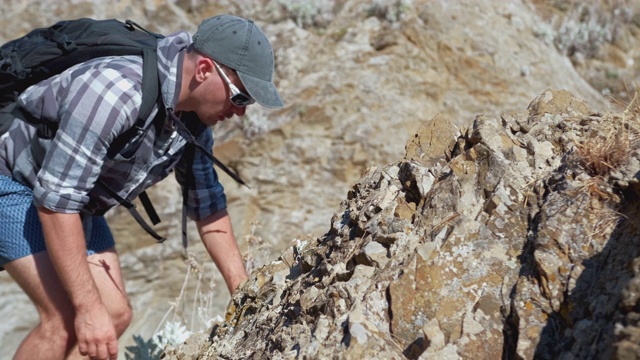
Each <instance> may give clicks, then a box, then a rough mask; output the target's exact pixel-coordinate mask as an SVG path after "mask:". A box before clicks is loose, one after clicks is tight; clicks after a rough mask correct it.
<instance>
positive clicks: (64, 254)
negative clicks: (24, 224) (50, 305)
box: [38, 207, 118, 359]
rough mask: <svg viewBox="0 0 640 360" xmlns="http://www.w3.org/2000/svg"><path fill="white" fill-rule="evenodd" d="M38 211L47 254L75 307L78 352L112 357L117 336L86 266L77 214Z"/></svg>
mask: <svg viewBox="0 0 640 360" xmlns="http://www.w3.org/2000/svg"><path fill="white" fill-rule="evenodd" d="M38 215H39V216H40V222H41V223H42V230H43V232H44V238H45V243H46V245H47V251H48V253H49V258H50V259H51V263H52V264H53V267H54V268H55V270H56V272H57V274H58V277H59V278H60V281H61V282H62V285H63V286H64V288H65V290H66V291H67V293H68V295H69V298H70V299H71V303H72V304H73V307H74V309H75V311H76V317H75V324H74V325H75V331H76V336H77V338H78V350H79V351H80V354H82V355H89V356H91V357H98V358H101V359H106V358H112V359H115V358H116V356H117V353H118V337H117V335H116V331H115V327H114V325H113V322H112V321H111V316H110V315H109V313H108V312H107V309H106V308H105V306H104V304H103V303H102V300H101V299H100V293H99V292H98V289H97V287H96V284H95V282H94V281H93V277H92V276H91V272H90V270H89V264H88V263H87V254H86V250H87V247H86V243H85V238H84V231H83V229H82V221H81V220H80V215H78V214H62V213H56V212H54V211H51V210H48V209H45V208H41V207H39V208H38Z"/></svg>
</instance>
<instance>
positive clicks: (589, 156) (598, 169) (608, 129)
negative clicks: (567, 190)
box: [576, 94, 640, 202]
mask: <svg viewBox="0 0 640 360" xmlns="http://www.w3.org/2000/svg"><path fill="white" fill-rule="evenodd" d="M639 139H640V99H638V94H636V96H635V97H634V98H633V100H632V101H631V103H629V104H628V106H627V107H626V109H625V110H624V111H623V112H622V114H609V115H605V117H604V119H603V121H601V122H600V123H598V124H596V126H595V127H594V128H593V129H592V131H591V133H590V134H587V138H586V139H585V140H583V141H582V142H580V143H577V144H576V150H577V151H576V154H577V157H578V162H579V164H580V165H581V166H582V167H583V168H584V170H585V171H586V172H587V174H589V175H590V176H591V179H588V180H587V181H585V182H584V188H583V189H582V191H584V192H586V193H587V194H589V195H590V197H591V198H594V199H598V200H603V201H605V202H609V201H614V202H618V201H619V200H620V199H619V196H617V195H616V194H614V193H613V191H614V190H613V186H612V182H611V178H610V175H611V174H612V173H614V172H616V171H617V170H620V168H622V167H623V166H624V165H626V164H627V163H628V161H629V157H630V156H631V153H632V152H633V151H634V150H637V149H638V147H639Z"/></svg>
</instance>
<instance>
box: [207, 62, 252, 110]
mask: <svg viewBox="0 0 640 360" xmlns="http://www.w3.org/2000/svg"><path fill="white" fill-rule="evenodd" d="M213 63H214V64H215V66H216V69H218V72H219V73H220V75H222V78H223V79H224V81H225V82H226V83H227V85H228V86H229V90H230V91H231V97H229V101H231V103H232V104H233V105H235V106H237V107H245V106H249V105H251V104H253V103H254V102H256V101H255V100H253V99H252V98H251V96H249V95H248V94H245V93H243V92H242V91H240V89H238V87H237V86H235V85H233V83H232V82H231V80H230V79H229V77H227V74H225V73H224V71H222V68H220V65H218V63H216V62H215V61H213Z"/></svg>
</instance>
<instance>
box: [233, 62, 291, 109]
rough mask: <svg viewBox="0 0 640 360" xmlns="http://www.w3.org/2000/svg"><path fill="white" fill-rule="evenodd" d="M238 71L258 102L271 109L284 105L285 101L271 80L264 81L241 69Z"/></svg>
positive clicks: (248, 90) (249, 91)
mask: <svg viewBox="0 0 640 360" xmlns="http://www.w3.org/2000/svg"><path fill="white" fill-rule="evenodd" d="M236 72H237V73H238V76H239V77H240V81H242V84H243V85H244V87H245V88H246V89H247V92H248V93H249V95H251V97H252V98H253V99H254V100H255V101H256V102H257V103H258V104H260V105H262V106H264V107H268V108H270V109H280V108H282V107H284V102H283V101H282V98H281V97H280V94H278V90H277V89H276V86H275V85H273V83H272V82H271V81H264V80H261V79H258V78H255V77H253V76H251V75H247V74H245V73H242V72H240V71H236Z"/></svg>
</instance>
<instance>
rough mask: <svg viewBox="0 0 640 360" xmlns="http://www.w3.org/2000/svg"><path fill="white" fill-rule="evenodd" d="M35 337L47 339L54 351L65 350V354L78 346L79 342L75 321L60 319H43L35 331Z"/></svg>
mask: <svg viewBox="0 0 640 360" xmlns="http://www.w3.org/2000/svg"><path fill="white" fill-rule="evenodd" d="M33 335H35V336H36V337H37V338H39V339H46V341H48V342H49V344H48V346H51V349H52V350H53V349H58V350H64V352H65V353H66V352H67V351H68V350H70V349H71V348H72V347H73V346H74V345H75V344H76V340H77V339H76V333H75V330H74V327H73V321H72V320H71V321H69V319H67V320H64V319H62V318H59V317H45V318H41V319H40V324H38V326H36V328H35V329H34V330H33ZM54 353H55V352H54Z"/></svg>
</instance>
